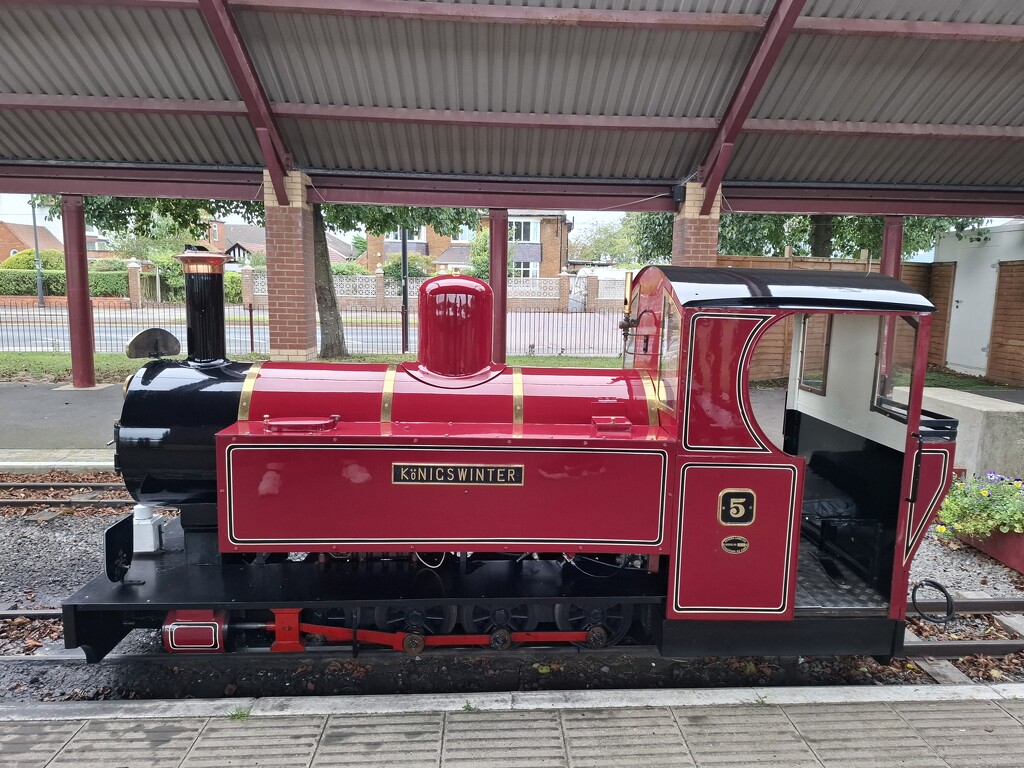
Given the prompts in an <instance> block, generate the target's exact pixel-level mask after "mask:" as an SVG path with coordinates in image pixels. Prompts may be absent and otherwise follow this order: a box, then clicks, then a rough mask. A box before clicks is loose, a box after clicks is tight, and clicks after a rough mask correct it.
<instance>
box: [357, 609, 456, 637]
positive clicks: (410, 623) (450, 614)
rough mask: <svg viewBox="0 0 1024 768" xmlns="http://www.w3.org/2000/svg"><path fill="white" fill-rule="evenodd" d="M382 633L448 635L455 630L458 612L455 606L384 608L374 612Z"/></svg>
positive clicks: (378, 627)
mask: <svg viewBox="0 0 1024 768" xmlns="http://www.w3.org/2000/svg"><path fill="white" fill-rule="evenodd" d="M373 616H374V619H375V620H376V623H377V629H379V630H380V631H381V632H411V633H413V634H417V635H447V634H449V633H450V632H451V631H452V630H453V629H454V628H455V622H456V620H457V619H458V611H457V610H456V608H455V606H454V605H430V606H427V607H426V608H401V607H390V608H389V607H384V606H381V607H379V608H376V609H375V610H374V612H373Z"/></svg>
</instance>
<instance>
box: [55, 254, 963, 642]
mask: <svg viewBox="0 0 1024 768" xmlns="http://www.w3.org/2000/svg"><path fill="white" fill-rule="evenodd" d="M188 259H190V260H191V262H189V261H188V260H185V262H186V273H187V275H186V279H187V286H186V288H187V290H188V292H189V302H190V303H189V358H188V359H187V360H186V361H184V362H178V361H168V360H157V361H153V362H150V363H148V364H147V365H146V366H145V367H144V368H143V369H142V370H141V371H140V372H139V373H138V374H137V375H136V376H135V377H134V378H133V379H132V381H131V382H130V383H129V385H128V387H127V391H126V399H125V406H124V410H123V413H122V417H121V420H120V422H119V424H118V426H117V428H116V441H117V443H116V444H117V461H118V466H119V468H120V470H121V471H122V473H123V474H124V476H125V480H126V484H127V485H128V488H129V490H130V491H131V492H132V494H133V496H135V498H136V499H137V500H138V501H139V502H140V505H141V506H142V507H143V509H142V511H141V514H140V515H138V516H137V517H138V518H139V519H140V520H141V521H143V524H144V525H148V523H145V520H146V519H147V517H148V514H149V512H150V509H151V507H152V506H153V505H161V504H162V505H173V506H176V507H178V508H179V509H180V511H181V515H180V518H179V519H177V520H173V521H169V522H167V523H165V524H164V526H163V533H164V538H163V546H162V548H160V550H159V551H156V552H151V553H135V555H134V558H133V557H132V554H131V549H132V545H131V544H130V543H128V541H129V539H130V538H131V536H132V529H133V528H135V527H137V525H138V524H137V523H133V521H132V518H126V519H125V520H124V521H122V522H121V523H119V524H118V526H115V527H114V528H113V529H111V531H110V532H108V552H107V561H108V573H109V575H110V576H111V577H112V578H113V579H115V580H114V581H111V580H109V579H107V578H104V577H99V578H97V579H96V580H94V581H93V582H91V583H90V584H88V585H86V586H85V587H84V588H83V589H81V590H80V591H79V592H77V593H76V594H75V595H73V596H72V597H70V598H69V599H68V600H67V601H66V603H65V605H64V619H65V637H66V644H67V646H68V647H75V646H79V645H80V646H82V647H83V648H84V649H85V651H86V655H87V658H88V659H89V660H90V661H97V660H99V659H101V658H102V657H103V656H104V655H105V654H106V653H108V652H109V651H110V650H111V649H112V648H113V647H114V646H115V645H116V643H117V642H119V641H120V639H121V638H122V637H123V636H124V635H125V634H126V633H127V632H128V631H129V630H130V629H131V628H134V627H160V628H162V629H163V633H164V640H165V646H166V648H167V649H168V650H169V651H171V652H221V651H224V650H226V649H228V648H229V647H230V646H231V644H232V639H231V638H232V636H233V635H237V634H238V633H239V632H244V633H247V634H248V635H249V636H250V637H249V639H250V640H252V638H260V637H262V638H266V640H267V641H268V642H269V643H270V648H271V650H275V651H297V650H301V649H302V648H303V647H305V643H306V642H307V641H308V640H309V639H310V638H311V637H312V636H318V637H319V638H326V640H327V641H331V642H339V643H346V644H349V645H351V646H352V647H353V648H355V649H357V648H358V646H359V645H360V644H374V645H383V646H387V647H392V648H395V649H402V650H405V651H408V652H417V653H418V652H420V651H422V650H424V649H425V648H427V647H429V646H443V645H468V646H472V645H486V646H489V647H493V648H498V649H501V648H506V647H509V645H511V644H512V643H523V642H525V643H546V644H547V643H559V642H572V643H576V644H578V645H582V646H589V647H602V646H605V645H609V644H612V643H614V642H617V641H619V640H620V639H621V638H622V637H623V635H624V634H625V633H626V632H627V631H628V630H629V629H630V627H631V625H633V624H634V621H636V623H637V625H639V626H642V627H643V631H645V632H647V633H649V635H650V637H651V638H652V640H653V642H654V643H655V644H656V645H657V646H658V647H659V649H660V650H661V652H662V653H663V654H665V655H668V656H703V655H729V654H761V655H777V654H793V653H799V654H823V653H828V654H836V653H839V654H845V653H850V654H872V655H876V656H892V655H895V654H898V653H899V652H900V650H901V648H902V637H903V626H904V619H905V615H904V614H905V595H906V589H907V580H908V572H909V567H910V562H911V560H912V557H913V554H914V552H915V551H916V549H917V547H918V545H919V544H920V541H921V537H922V536H923V534H924V531H925V530H926V528H927V524H928V522H929V521H930V520H931V519H932V517H933V516H934V514H935V512H936V510H937V507H938V504H939V502H940V501H941V499H942V496H943V494H944V493H945V491H946V489H947V488H948V484H949V480H950V473H951V469H952V462H953V450H954V443H955V437H956V422H955V420H951V419H946V418H944V417H941V416H939V415H937V414H928V413H922V411H921V392H922V387H923V379H924V372H925V363H926V358H927V349H928V332H929V327H930V320H931V317H930V313H931V312H932V311H933V309H934V308H933V307H932V305H931V304H930V303H928V302H927V300H925V299H924V298H923V297H921V296H919V295H918V294H916V293H915V292H913V291H912V290H911V289H909V288H907V287H906V286H905V285H903V284H902V283H899V282H898V281H896V280H893V279H891V278H887V277H882V276H878V275H850V274H846V273H833V272H827V273H822V272H811V271H780V270H738V269H728V270H718V269H702V268H681V267H647V268H645V269H644V270H642V271H641V273H640V274H639V275H638V277H637V280H636V281H635V282H634V283H633V284H632V286H631V289H630V294H629V300H628V302H627V308H626V313H625V319H624V321H623V329H624V337H625V359H624V367H623V369H622V370H615V371H612V370H602V369H542V368H525V367H524V368H510V367H506V366H504V365H495V364H494V363H493V362H492V361H491V359H490V348H491V345H490V327H491V300H490V290H489V288H488V287H487V286H486V285H485V284H484V283H482V282H481V281H477V280H475V279H473V278H466V277H457V276H455V277H452V276H446V277H440V278H435V279H433V280H431V281H428V282H427V283H425V284H424V286H423V287H422V289H421V296H420V305H419V306H420V313H421V314H420V329H421V340H420V349H421V351H420V359H419V360H418V361H417V362H416V363H405V364H402V365H395V366H384V365H332V364H321V365H315V364H291V363H265V364H262V365H261V364H255V365H252V366H248V365H246V364H241V363H235V362H230V361H227V360H226V358H225V355H224V351H223V333H224V329H223V316H222V314H221V315H220V316H218V313H217V311H216V310H215V309H210V307H211V306H215V305H216V303H217V300H218V299H217V296H218V292H219V290H220V288H221V285H220V280H221V279H222V278H221V276H220V274H219V272H220V266H219V263H218V262H217V259H218V257H214V256H190V257H188ZM190 263H191V264H192V265H193V266H192V267H190ZM773 335H774V338H778V337H780V336H781V337H783V338H785V337H787V336H789V335H791V336H792V353H791V372H790V384H789V388H788V391H787V404H786V409H785V413H784V416H783V418H782V419H781V421H782V422H783V430H782V432H783V435H782V438H781V440H773V439H772V437H771V436H770V435H769V434H768V433H767V432H766V430H765V429H764V428H763V427H762V425H761V424H760V422H759V415H758V414H757V413H755V411H754V408H753V406H752V403H751V399H750V392H749V386H750V383H749V376H750V371H751V366H752V364H753V362H754V360H755V355H756V350H757V346H758V344H759V343H761V342H764V341H765V340H766V339H770V338H773ZM295 553H301V556H297V555H296V554H295ZM289 557H290V558H291V559H288V558H289ZM752 622H754V623H753V624H752ZM457 624H458V625H461V630H462V631H461V632H457V631H456V625H457ZM755 628H756V631H752V630H754V629H755Z"/></svg>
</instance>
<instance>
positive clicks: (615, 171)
mask: <svg viewBox="0 0 1024 768" xmlns="http://www.w3.org/2000/svg"><path fill="white" fill-rule="evenodd" d="M430 2H439V3H444V4H447V5H452V4H463V5H491V6H493V5H499V6H507V7H521V6H529V7H537V8H544V7H547V8H562V9H584V10H585V9H592V10H609V11H625V12H640V11H657V12H668V13H672V12H695V13H725V14H737V13H739V14H753V15H763V14H766V13H767V12H768V11H770V9H771V7H772V6H773V2H772V0H429V1H428V0H421V2H420V3H414V2H413V0H409V6H410V7H412V6H413V5H421V4H429V3H430ZM233 13H234V14H235V16H236V19H237V22H238V25H239V29H240V31H241V33H242V36H243V38H244V39H245V43H246V45H247V47H248V49H249V51H250V53H251V55H252V57H253V60H254V64H255V66H256V69H257V71H258V74H259V75H260V77H261V79H262V82H263V85H264V87H265V90H266V91H267V94H268V96H269V98H270V100H271V101H274V102H279V103H293V104H303V103H306V104H325V105H330V104H333V105H346V106H368V107H384V108H389V107H390V108H407V109H429V110H450V111H486V112H492V113H499V114H500V113H537V114H552V115H580V116H590V115H595V116H652V117H679V118H682V117H693V118H708V117H719V116H721V115H722V113H723V112H724V110H725V108H726V105H727V104H728V103H729V101H730V99H731V97H732V95H733V92H734V91H735V88H736V86H737V84H738V82H739V79H740V77H741V73H742V72H743V70H744V68H745V66H746V63H747V60H748V59H749V56H750V53H751V52H752V50H753V47H754V45H755V41H756V39H757V37H758V36H757V34H754V33H724V32H692V31H691V32H681V31H666V30H659V29H637V28H631V29H624V28H594V27H579V26H544V25H539V24H507V23H500V24H486V23H485V24H460V23H458V22H454V21H445V22H437V21H435V22H430V21H416V20H401V19H393V18H392V19H384V18H362V17H353V16H347V15H337V14H324V15H315V14H309V13H289V12H287V9H282V10H281V11H280V12H275V13H269V12H268V13H260V12H254V11H242V10H239V9H237V8H236V9H234V10H233ZM804 16H812V17H813V16H825V17H832V18H857V19H878V20H909V21H927V22H964V23H975V24H991V25H993V26H994V25H1007V24H1016V25H1024V2H1022V0H903V1H902V2H895V1H894V0H808V2H807V3H806V6H805V8H804ZM0 39H3V40H5V41H8V40H14V41H16V43H15V44H14V45H9V46H8V51H7V53H8V55H7V56H6V57H5V59H4V62H3V64H2V65H0V94H2V93H8V94H39V95H54V96H59V95H69V96H72V95H73V96H86V97H87V96H100V97H142V98H145V97H152V98H162V99H200V100H216V101H224V100H230V101H237V100H238V99H239V95H238V92H237V90H236V88H235V86H234V84H233V82H232V79H231V77H230V75H229V73H228V71H227V69H226V67H225V65H224V62H223V59H222V57H221V54H220V52H219V51H218V49H217V47H216V45H215V43H214V40H213V38H212V36H211V34H210V32H209V30H208V28H207V25H206V23H205V21H204V20H203V16H202V14H201V13H199V11H198V10H180V9H169V8H149V7H143V8H137V7H127V6H118V5H111V6H102V5H98V6H91V5H88V4H86V3H84V2H80V3H70V2H69V3H66V4H48V3H47V4H40V5H34V4H32V3H30V2H28V0H26V1H25V2H24V3H22V4H2V5H0ZM32 106H34V107H38V106H40V105H39V104H35V105H32ZM46 106H49V107H52V106H54V105H52V104H49V105H46ZM104 106H107V107H110V106H111V105H110V104H105V105H104ZM62 108H63V107H62ZM752 117H756V118H762V119H789V120H825V121H830V120H838V121H854V122H880V123H920V124H931V125H936V124H939V125H952V126H974V125H981V126H996V127H998V126H1024V46H1022V45H1019V44H1013V43H980V42H968V41H963V40H956V39H945V40H925V39H903V38H899V37H867V36H835V37H832V36H828V35H825V34H813V35H804V34H795V35H793V36H792V37H790V39H789V41H788V42H787V44H786V46H785V49H784V52H783V55H782V57H781V58H780V60H779V61H778V62H777V63H776V67H775V70H774V73H773V75H772V76H771V78H770V80H769V82H768V85H767V87H766V89H765V90H764V92H763V93H762V94H761V97H760V99H759V101H758V103H757V105H756V106H755V110H754V113H753V115H752ZM0 118H2V119H3V120H4V131H3V132H2V133H0V158H7V159H12V160H21V161H24V160H39V161H47V162H53V161H57V162H59V161H65V160H66V161H94V162H120V163H134V164H146V163H171V164H173V163H188V164H197V163H198V164H211V165H220V166H233V165H238V166H253V165H260V164H262V155H261V153H260V151H259V147H258V145H257V142H256V141H255V136H254V131H253V129H252V126H251V124H250V122H249V121H248V120H246V119H242V118H215V117H194V116H192V117H190V116H185V115H177V116H171V115H165V116H156V115H139V114H130V113H116V114H115V113H113V112H107V113H85V112H72V111H60V112H57V111H50V112H44V111H32V110H24V111H20V110H13V109H11V110H9V111H5V112H0ZM279 122H280V127H281V130H282V132H283V134H284V138H285V144H286V146H287V149H288V150H290V151H291V152H292V153H293V154H294V156H295V158H296V162H297V164H298V165H299V166H300V167H303V168H306V169H309V170H317V169H325V170H353V171H381V172H388V171H394V172H423V173H439V174H446V175H461V174H469V175H472V174H488V175H509V176H518V177H537V178H545V179H547V178H552V177H569V178H589V179H594V178H601V179H628V180H633V179H646V180H659V181H669V180H678V179H680V178H683V177H686V176H688V175H689V173H690V172H691V171H692V170H693V169H694V168H695V167H696V165H697V163H698V162H699V161H700V160H701V159H702V156H703V153H704V151H705V150H706V147H707V145H708V142H709V139H710V135H709V134H707V133H705V134H695V133H672V132H666V131H650V132H641V131H619V132H617V131H608V130H600V131H591V130H555V129H528V128H500V127H490V128H483V127H468V126H460V125H438V124H416V125H410V124H398V123H358V122H351V121H348V122H346V121H335V122H332V121H328V120H280V121H279ZM1020 152H1021V150H1020V142H1017V143H1013V142H1009V141H967V140H961V141H955V140H936V139H882V138H850V137H827V136H772V135H767V134H765V135H741V138H740V141H739V143H738V144H737V147H736V152H735V154H734V159H733V161H732V164H731V165H730V167H729V169H728V172H727V177H728V178H730V179H758V180H762V181H785V180H793V181H797V180H802V181H816V182H839V183H841V182H858V183H868V184H901V185H905V184H955V185H962V184H988V185H1006V186H1013V187H1016V188H1024V176H1022V173H1024V169H1022V167H1021V163H1020V161H1019V159H1018V156H1019V154H1020Z"/></svg>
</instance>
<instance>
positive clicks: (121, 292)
mask: <svg viewBox="0 0 1024 768" xmlns="http://www.w3.org/2000/svg"><path fill="white" fill-rule="evenodd" d="M36 290H37V289H36V271H35V270H34V269H6V270H2V271H0V296H35V295H36ZM43 293H44V294H45V295H47V296H65V295H67V280H66V278H65V276H64V270H63V269H60V270H56V269H44V270H43ZM89 293H90V294H91V295H93V296H127V295H128V273H127V272H90V273H89Z"/></svg>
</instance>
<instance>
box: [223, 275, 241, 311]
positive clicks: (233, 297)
mask: <svg viewBox="0 0 1024 768" xmlns="http://www.w3.org/2000/svg"><path fill="white" fill-rule="evenodd" d="M224 303H225V304H241V303H242V275H241V273H240V272H225V273H224Z"/></svg>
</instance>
